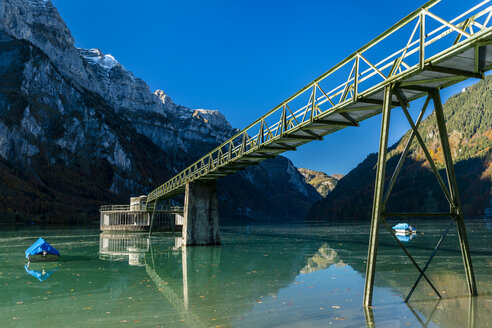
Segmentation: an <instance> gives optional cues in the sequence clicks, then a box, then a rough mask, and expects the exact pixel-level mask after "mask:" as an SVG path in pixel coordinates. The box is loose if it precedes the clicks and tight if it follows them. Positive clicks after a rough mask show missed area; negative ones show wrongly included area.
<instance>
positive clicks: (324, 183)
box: [298, 168, 343, 197]
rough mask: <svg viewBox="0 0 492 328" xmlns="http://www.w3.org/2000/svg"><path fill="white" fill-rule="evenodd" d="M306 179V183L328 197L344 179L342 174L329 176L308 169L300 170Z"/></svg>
mask: <svg viewBox="0 0 492 328" xmlns="http://www.w3.org/2000/svg"><path fill="white" fill-rule="evenodd" d="M298 170H299V172H300V173H301V174H302V176H303V177H304V181H306V183H309V184H310V185H311V186H313V187H314V188H315V189H316V191H317V192H318V193H319V194H320V195H321V196H322V197H326V195H328V194H329V193H330V192H331V191H332V190H333V189H335V186H336V185H337V183H338V181H339V180H340V179H341V178H343V175H341V174H334V175H333V176H329V175H328V174H326V173H324V172H319V171H313V170H308V169H302V168H300V169H298Z"/></svg>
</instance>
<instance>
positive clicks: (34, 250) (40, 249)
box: [26, 238, 60, 262]
mask: <svg viewBox="0 0 492 328" xmlns="http://www.w3.org/2000/svg"><path fill="white" fill-rule="evenodd" d="M26 258H27V259H28V260H29V262H49V261H56V260H58V259H59V258H60V253H59V252H58V250H57V249H56V248H54V247H53V246H51V245H50V244H48V242H46V240H44V239H43V238H39V239H38V240H37V241H36V242H35V243H34V244H32V245H31V247H29V248H28V249H26Z"/></svg>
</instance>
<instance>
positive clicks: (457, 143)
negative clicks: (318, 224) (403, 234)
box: [306, 76, 492, 220]
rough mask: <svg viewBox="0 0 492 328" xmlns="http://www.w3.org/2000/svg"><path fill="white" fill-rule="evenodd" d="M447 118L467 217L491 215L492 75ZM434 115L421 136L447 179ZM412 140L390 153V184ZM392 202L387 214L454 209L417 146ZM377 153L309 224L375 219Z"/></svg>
mask: <svg viewBox="0 0 492 328" xmlns="http://www.w3.org/2000/svg"><path fill="white" fill-rule="evenodd" d="M443 108H444V115H445V119H446V124H447V130H448V134H449V142H450V146H451V151H452V156H453V160H454V162H455V172H456V177H457V179H458V186H459V189H460V196H461V200H462V206H463V211H464V213H465V216H466V217H467V218H471V217H483V216H485V217H487V216H490V209H489V207H490V204H491V200H490V195H491V191H492V189H491V188H492V76H488V77H486V78H485V80H483V81H480V82H478V83H477V84H475V85H473V86H472V87H470V88H468V89H466V90H463V92H461V93H460V94H457V95H455V96H453V97H451V98H449V99H448V101H447V102H446V103H445V104H444V106H443ZM435 122H436V121H435V114H434V113H432V114H430V115H429V116H428V117H427V118H426V119H425V120H424V121H423V122H422V124H421V126H420V128H419V131H420V133H421V135H422V138H423V139H424V141H425V143H426V145H427V147H428V149H429V152H430V154H431V156H432V158H433V159H434V162H435V163H436V165H437V166H438V167H439V168H440V172H441V176H442V177H443V178H444V179H445V176H446V174H445V172H444V163H443V154H442V148H441V146H440V141H439V132H438V129H437V125H436V123H435ZM409 136H410V132H407V133H406V134H405V135H404V136H403V137H402V138H401V140H400V141H399V142H398V143H396V144H395V145H393V146H392V147H391V148H390V152H389V159H388V162H387V168H386V181H387V182H388V180H389V178H390V176H391V173H392V172H393V170H394V168H395V167H396V164H397V162H398V159H399V155H400V154H401V153H402V152H403V150H404V147H405V144H406V142H407V140H408V138H409ZM412 145H413V146H412V148H411V152H410V154H409V157H408V158H407V159H406V161H405V164H404V166H403V168H402V171H401V173H400V175H399V177H398V179H397V181H396V184H395V187H394V189H393V191H392V194H391V196H390V198H389V200H388V205H387V211H388V212H444V211H447V210H448V209H449V205H448V204H447V201H446V199H445V197H444V195H443V192H442V190H441V189H440V187H439V185H438V183H437V180H436V178H435V176H434V174H433V173H432V171H431V169H430V167H429V163H428V162H427V160H426V158H425V155H424V153H423V151H422V149H421V148H420V146H418V147H417V142H416V141H414V143H413V144H412ZM376 161H377V154H371V155H369V156H368V157H367V158H366V159H365V160H364V161H363V162H361V163H360V164H359V165H358V166H357V167H356V168H355V169H353V170H352V171H350V172H349V174H347V175H346V176H345V177H344V178H343V179H342V180H341V181H340V183H339V184H338V185H337V187H336V188H335V190H334V191H333V192H332V193H330V194H329V195H328V196H327V197H326V198H325V199H323V200H321V201H319V202H318V203H316V204H315V205H314V206H313V207H312V208H311V209H310V210H309V212H308V214H307V216H306V217H307V218H308V219H319V220H326V219H335V220H359V219H368V220H369V219H370V217H371V209H372V197H373V192H374V178H375V167H376Z"/></svg>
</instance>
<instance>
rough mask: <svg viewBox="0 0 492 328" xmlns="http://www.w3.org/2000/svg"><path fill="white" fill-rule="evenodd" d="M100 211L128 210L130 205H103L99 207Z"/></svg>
mask: <svg viewBox="0 0 492 328" xmlns="http://www.w3.org/2000/svg"><path fill="white" fill-rule="evenodd" d="M99 210H100V211H101V212H110V211H129V210H130V205H103V206H101V208H100V209H99Z"/></svg>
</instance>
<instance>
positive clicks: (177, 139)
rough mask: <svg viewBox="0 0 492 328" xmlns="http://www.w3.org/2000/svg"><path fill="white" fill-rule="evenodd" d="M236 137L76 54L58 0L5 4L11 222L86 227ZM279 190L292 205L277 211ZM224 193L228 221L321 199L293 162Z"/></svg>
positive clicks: (294, 213)
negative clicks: (111, 205)
mask: <svg viewBox="0 0 492 328" xmlns="http://www.w3.org/2000/svg"><path fill="white" fill-rule="evenodd" d="M236 131H237V130H236V129H234V128H232V127H231V126H230V124H229V123H228V122H227V120H226V119H225V117H224V116H223V115H222V114H221V113H220V112H218V111H215V110H205V109H196V110H193V109H189V108H186V107H184V106H180V105H177V104H175V103H174V102H173V101H172V100H171V98H170V97H169V96H168V95H166V94H165V93H164V91H161V90H157V91H155V92H151V91H150V90H149V87H148V86H147V84H146V83H145V82H144V81H142V80H141V79H139V78H137V77H135V76H134V75H133V74H132V73H131V72H129V71H127V70H126V69H125V68H124V67H123V66H122V65H121V64H120V63H119V62H118V61H117V60H116V59H115V58H113V57H112V56H111V55H109V54H103V53H102V52H101V51H99V50H98V49H78V48H76V47H75V46H74V40H73V37H72V35H71V34H70V31H69V30H68V28H67V26H66V25H65V23H64V22H63V20H62V19H61V17H60V16H59V14H58V12H57V10H56V8H54V7H53V5H52V3H51V1H49V0H0V181H1V187H0V213H4V217H6V221H8V222H11V221H16V220H17V221H22V220H24V218H29V219H32V218H33V217H34V218H37V219H38V220H54V221H73V220H75V219H77V218H78V220H85V218H87V217H88V215H89V217H90V215H95V214H97V208H98V206H99V205H100V204H102V203H108V202H117V201H118V202H125V203H126V202H127V198H128V197H129V196H130V195H131V194H133V195H135V194H142V193H147V192H149V191H150V190H152V189H153V188H155V187H157V186H158V185H159V184H161V183H163V182H164V181H165V180H166V179H168V178H169V177H171V176H172V175H173V174H174V173H176V172H178V171H180V170H181V169H183V168H184V167H186V166H187V165H189V164H191V162H192V161H193V160H195V159H197V158H199V157H200V156H202V155H203V154H204V152H205V151H206V150H208V149H212V148H213V147H215V146H216V145H217V144H219V143H221V142H222V141H224V140H226V139H227V138H228V137H229V136H231V135H232V134H234V133H235V132H236ZM265 181H267V182H269V183H271V186H270V187H269V188H266V187H264V186H263V185H264V184H265ZM276 185H282V186H283V188H285V189H288V190H287V191H286V190H280V189H275V188H274V187H272V186H276ZM244 190H248V191H250V192H251V193H248V196H251V197H253V198H255V197H257V199H256V201H257V202H256V203H255V204H251V203H249V197H244V195H243V193H244ZM278 192H280V193H284V194H285V196H286V197H284V198H282V199H276V201H273V200H272V202H271V203H266V200H269V199H271V198H272V197H274V195H276V193H278ZM225 195H227V197H226V196H225ZM219 197H221V198H222V199H224V206H223V207H222V209H221V210H222V212H221V214H222V215H223V216H237V215H240V216H247V217H255V216H256V217H257V216H264V215H268V216H270V217H278V216H282V217H284V218H293V217H297V218H299V217H301V216H302V215H303V212H304V211H305V210H306V209H307V208H308V207H309V206H310V205H311V204H312V202H313V201H316V200H317V199H318V198H317V195H316V192H315V190H314V189H313V188H312V187H311V186H309V185H307V184H306V183H304V180H303V179H302V176H300V174H298V172H297V170H295V168H294V169H293V165H292V163H291V162H290V161H289V160H287V159H285V158H279V159H275V160H269V161H265V162H263V163H262V164H261V165H259V166H257V167H255V168H251V169H247V170H245V171H243V172H240V173H237V174H235V175H234V176H232V177H230V178H229V179H225V181H223V182H222V181H221V182H220V189H219ZM258 209H259V210H258ZM92 218H96V217H95V216H93V217H92Z"/></svg>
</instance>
